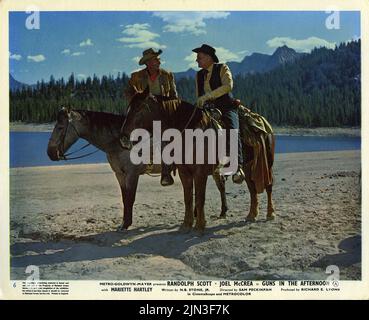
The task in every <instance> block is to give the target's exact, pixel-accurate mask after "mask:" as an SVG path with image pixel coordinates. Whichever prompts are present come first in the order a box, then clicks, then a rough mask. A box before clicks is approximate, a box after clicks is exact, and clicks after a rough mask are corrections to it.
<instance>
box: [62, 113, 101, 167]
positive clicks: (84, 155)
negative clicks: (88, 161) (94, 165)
mask: <svg viewBox="0 0 369 320" xmlns="http://www.w3.org/2000/svg"><path fill="white" fill-rule="evenodd" d="M69 125H71V126H72V128H73V129H74V131H75V132H76V133H77V136H78V137H80V134H79V132H78V130H77V129H76V127H75V126H74V124H73V123H72V120H70V121H68V126H67V128H66V129H65V134H64V135H63V149H64V140H65V136H66V135H67V131H68V128H69ZM89 145H91V143H90V142H89V143H87V144H85V145H84V146H82V147H81V148H79V149H78V150H75V151H72V152H69V153H67V154H64V155H63V156H62V157H61V160H65V161H69V160H75V159H81V158H86V157H88V156H90V155H93V154H94V153H96V152H98V151H99V149H97V150H95V151H92V152H89V153H86V154H83V155H81V156H78V157H72V158H67V157H69V156H70V155H72V154H75V153H77V152H79V151H81V150H83V149H85V148H87V147H88V146H89ZM63 151H64V150H63Z"/></svg>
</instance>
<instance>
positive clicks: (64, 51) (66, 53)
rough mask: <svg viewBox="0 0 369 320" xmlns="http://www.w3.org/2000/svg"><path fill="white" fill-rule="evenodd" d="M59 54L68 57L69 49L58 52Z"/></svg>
mask: <svg viewBox="0 0 369 320" xmlns="http://www.w3.org/2000/svg"><path fill="white" fill-rule="evenodd" d="M60 53H61V54H65V55H69V54H70V49H64V50H63V51H62V52H60Z"/></svg>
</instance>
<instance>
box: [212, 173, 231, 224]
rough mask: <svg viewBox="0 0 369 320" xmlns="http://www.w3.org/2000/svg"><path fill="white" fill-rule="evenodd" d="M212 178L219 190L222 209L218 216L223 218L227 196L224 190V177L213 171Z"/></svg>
mask: <svg viewBox="0 0 369 320" xmlns="http://www.w3.org/2000/svg"><path fill="white" fill-rule="evenodd" d="M213 178H214V181H215V183H216V185H217V188H218V190H219V192H220V198H221V200H222V211H221V212H220V216H219V218H225V217H226V213H227V211H228V206H227V197H226V192H225V178H224V177H223V176H221V175H220V174H219V173H215V172H213Z"/></svg>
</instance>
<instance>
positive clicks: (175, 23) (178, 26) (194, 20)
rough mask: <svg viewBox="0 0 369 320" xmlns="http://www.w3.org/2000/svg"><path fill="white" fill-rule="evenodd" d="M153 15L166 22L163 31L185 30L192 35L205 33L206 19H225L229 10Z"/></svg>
mask: <svg viewBox="0 0 369 320" xmlns="http://www.w3.org/2000/svg"><path fill="white" fill-rule="evenodd" d="M153 15H154V17H158V18H161V19H162V20H163V21H164V22H166V23H167V24H166V25H165V26H164V28H163V30H164V32H174V33H180V32H187V33H191V34H193V35H200V34H206V30H205V27H206V23H205V20H206V19H225V18H227V17H228V16H229V15H230V13H229V12H221V11H218V12H154V14H153Z"/></svg>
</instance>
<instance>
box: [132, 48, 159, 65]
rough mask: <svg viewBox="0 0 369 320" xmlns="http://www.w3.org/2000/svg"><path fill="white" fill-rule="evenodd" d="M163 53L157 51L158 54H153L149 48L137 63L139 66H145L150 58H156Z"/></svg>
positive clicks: (152, 50)
mask: <svg viewBox="0 0 369 320" xmlns="http://www.w3.org/2000/svg"><path fill="white" fill-rule="evenodd" d="M162 52H163V51H162V50H160V49H159V51H158V52H155V51H154V49H152V48H150V49H147V50H145V51H144V52H142V58H141V59H140V61H139V62H138V64H139V65H140V66H142V65H143V64H145V63H146V62H147V61H149V60H150V59H151V58H154V57H157V56H158V55H160V54H161V53H162Z"/></svg>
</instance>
